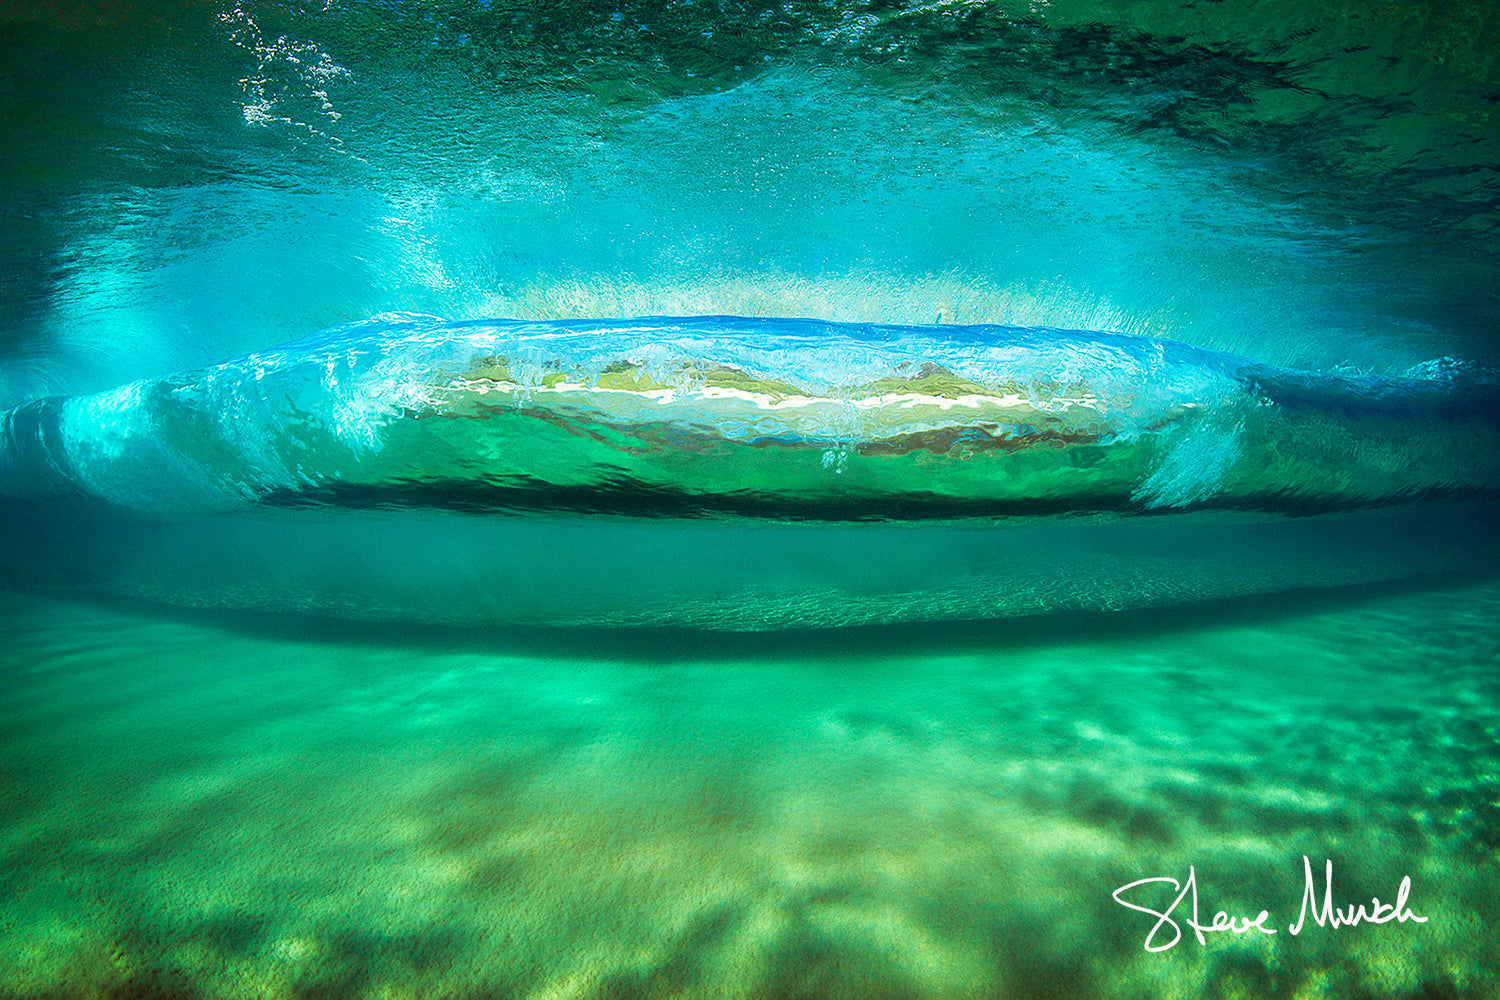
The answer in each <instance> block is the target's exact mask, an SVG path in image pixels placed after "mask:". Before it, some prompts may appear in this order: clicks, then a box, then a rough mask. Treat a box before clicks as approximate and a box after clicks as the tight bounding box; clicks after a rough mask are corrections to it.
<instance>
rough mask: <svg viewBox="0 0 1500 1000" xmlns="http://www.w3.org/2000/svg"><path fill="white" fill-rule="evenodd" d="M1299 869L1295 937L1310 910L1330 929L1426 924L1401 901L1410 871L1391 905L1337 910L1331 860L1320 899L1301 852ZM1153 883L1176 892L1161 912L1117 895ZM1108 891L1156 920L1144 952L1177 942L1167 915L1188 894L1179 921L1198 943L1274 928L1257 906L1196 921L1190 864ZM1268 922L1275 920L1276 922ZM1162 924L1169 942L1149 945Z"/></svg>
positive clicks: (1374, 902)
mask: <svg viewBox="0 0 1500 1000" xmlns="http://www.w3.org/2000/svg"><path fill="white" fill-rule="evenodd" d="M1302 869H1303V871H1304V872H1305V873H1306V882H1305V883H1304V888H1303V890H1302V911H1301V912H1300V913H1298V914H1297V922H1296V923H1295V924H1288V925H1287V928H1286V929H1287V932H1288V933H1290V934H1291V935H1292V936H1294V937H1295V936H1296V935H1298V934H1301V933H1302V925H1303V923H1304V922H1305V921H1306V920H1307V916H1308V914H1309V912H1311V914H1312V918H1313V922H1314V923H1316V924H1317V925H1318V926H1319V927H1332V928H1334V929H1335V930H1337V929H1338V928H1340V927H1353V926H1354V925H1355V924H1360V923H1366V924H1388V923H1390V922H1391V921H1393V920H1395V921H1399V922H1401V923H1403V924H1404V923H1406V922H1407V921H1408V920H1410V921H1412V922H1413V923H1418V924H1425V923H1427V918H1426V917H1419V916H1417V915H1416V914H1415V913H1413V912H1412V911H1411V908H1410V907H1409V906H1407V905H1406V900H1407V897H1408V896H1410V895H1411V876H1410V875H1404V876H1402V878H1401V885H1400V886H1399V887H1398V888H1397V889H1396V901H1395V902H1394V903H1382V902H1381V901H1380V897H1378V896H1376V897H1374V898H1372V899H1371V900H1370V903H1369V905H1368V906H1366V905H1365V904H1364V903H1360V904H1358V905H1355V904H1353V903H1351V904H1349V905H1348V906H1346V907H1345V908H1344V909H1342V910H1341V909H1338V908H1337V907H1335V906H1334V905H1333V862H1332V861H1329V862H1327V863H1326V865H1325V867H1324V869H1323V900H1322V902H1321V903H1319V901H1318V886H1317V883H1316V881H1315V880H1314V878H1313V868H1312V862H1311V861H1310V860H1308V857H1307V855H1305V854H1304V855H1303V856H1302ZM1155 882H1165V883H1167V884H1168V885H1170V886H1171V887H1172V891H1173V892H1175V893H1176V894H1177V896H1176V898H1174V899H1173V900H1172V902H1171V905H1169V906H1168V907H1167V908H1166V909H1165V910H1153V909H1152V908H1151V907H1149V906H1140V905H1138V904H1136V903H1132V902H1128V901H1127V900H1125V899H1124V898H1122V897H1123V896H1124V894H1125V893H1127V892H1130V891H1131V890H1132V889H1138V888H1140V887H1141V886H1144V885H1151V884H1152V883H1155ZM1113 895H1114V899H1115V902H1116V903H1119V904H1120V905H1121V906H1124V907H1126V908H1128V909H1131V910H1135V911H1137V912H1138V913H1144V914H1146V915H1147V916H1150V917H1155V918H1156V923H1154V924H1153V925H1152V926H1151V930H1150V932H1149V933H1147V934H1146V950H1147V951H1166V950H1167V949H1169V948H1174V947H1176V945H1177V942H1179V941H1181V940H1182V928H1181V927H1180V926H1178V923H1177V921H1176V920H1173V919H1172V914H1173V913H1174V912H1175V911H1176V910H1177V907H1178V906H1180V905H1181V904H1182V901H1183V900H1184V899H1186V898H1188V897H1189V896H1191V897H1192V916H1191V917H1182V918H1181V920H1182V922H1183V923H1185V924H1187V925H1188V926H1189V927H1191V928H1192V930H1193V933H1194V934H1195V935H1197V937H1198V943H1199V944H1207V943H1208V939H1207V938H1206V937H1204V935H1205V934H1215V933H1218V932H1221V931H1229V932H1230V933H1232V934H1246V933H1248V932H1250V931H1260V933H1262V934H1275V933H1276V928H1275V927H1267V926H1266V922H1267V921H1269V920H1271V914H1270V913H1269V911H1266V910H1261V911H1260V913H1258V914H1257V915H1256V916H1254V917H1253V918H1252V917H1240V916H1235V915H1233V914H1230V913H1226V912H1225V911H1223V910H1219V911H1218V912H1217V913H1215V914H1214V915H1213V919H1212V920H1210V921H1209V922H1208V923H1206V924H1205V923H1203V922H1201V921H1200V920H1199V919H1198V872H1197V871H1196V870H1195V869H1194V868H1193V866H1192V865H1188V877H1187V881H1186V882H1183V883H1179V882H1178V881H1177V880H1176V879H1175V878H1169V877H1167V876H1165V875H1159V876H1157V877H1155V878H1143V879H1137V880H1136V881H1134V882H1131V883H1130V884H1129V885H1122V886H1120V888H1118V889H1116V890H1115V891H1114V893H1113ZM1271 922H1272V923H1274V922H1275V921H1271ZM1164 927H1167V928H1171V933H1172V940H1170V941H1167V942H1165V943H1153V942H1155V941H1156V936H1157V934H1159V933H1162V928H1164Z"/></svg>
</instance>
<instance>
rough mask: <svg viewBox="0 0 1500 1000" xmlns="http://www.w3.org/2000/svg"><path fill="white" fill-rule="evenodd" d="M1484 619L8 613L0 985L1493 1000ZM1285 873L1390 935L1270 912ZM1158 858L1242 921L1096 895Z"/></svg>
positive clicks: (1498, 735) (1497, 959)
mask: <svg viewBox="0 0 1500 1000" xmlns="http://www.w3.org/2000/svg"><path fill="white" fill-rule="evenodd" d="M1497 623H1500V583H1497V582H1493V581H1492V582H1485V583H1472V582H1470V583H1466V584H1462V585H1458V584H1455V585H1453V586H1452V587H1449V588H1447V589H1441V590H1430V589H1429V590H1415V589H1403V588H1401V587H1396V586H1388V587H1383V588H1366V589H1363V590H1359V591H1339V592H1331V593H1329V594H1325V595H1323V596H1320V597H1313V598H1309V597H1307V596H1306V595H1303V596H1299V597H1297V598H1295V599H1288V598H1275V599H1273V598H1256V599H1246V600H1243V601H1237V602H1227V603H1224V604H1220V605H1215V606H1212V607H1207V608H1196V609H1193V610H1184V609H1177V610H1172V609H1167V610H1160V609H1158V610H1154V611H1150V612H1140V613H1118V614H1110V615H1105V614H1100V615H1092V616H1090V615H1083V616H1073V617H1065V616H1059V617H1051V618H1048V617H1040V618H1033V619H1021V620H1012V621H1010V622H999V623H992V624H984V625H973V624H945V625H930V626H909V627H908V626H902V627H896V626H890V627H867V628H861V629H849V630H827V631H810V632H771V633H759V634H729V633H715V632H692V631H666V630H636V631H618V632H611V631H607V630H529V631H510V632H500V631H495V632H489V633H486V632H482V631H472V632H463V631H458V632H455V631H445V630H438V629H433V630H430V631H412V630H406V631H401V630H396V629H390V630H386V629H381V628H366V627H358V628H357V627H354V626H347V625H332V624H327V625H325V624H318V623H309V622H307V621H305V620H298V619H292V618H276V617H265V618H261V617H254V616H238V617H232V618H222V617H220V618H215V617H212V616H210V615H209V614H207V613H198V612H175V611H168V610H165V609H158V608H153V607H149V606H126V605H114V606H109V605H95V604H83V603H69V602H64V601H58V600H53V599H50V598H41V597H37V596H34V595H28V594H22V593H16V592H0V671H3V673H0V676H3V681H4V685H5V690H6V697H5V698H4V699H3V700H0V741H3V743H0V745H3V748H4V753H3V756H0V820H3V824H0V956H3V957H0V997H5V998H8V1000H9V998H15V1000H20V998H27V1000H31V998H43V997H95V996H97V997H115V998H119V997H136V998H143V997H202V998H231V997H286V998H311V997H350V998H354V997H370V998H375V997H380V998H392V1000H394V998H404V997H412V998H417V997H421V998H430V997H452V998H469V997H476V998H477V997H537V998H541V997H557V998H563V997H579V998H584V997H600V998H602V997H656V996H663V997H664V996H705V997H723V996H741V997H843V996H847V997H859V998H864V1000H868V998H876V997H1014V998H1022V997H1027V998H1030V997H1058V998H1072V997H1078V998H1083V997H1116V996H1118V997H1140V996H1151V997H1162V998H1171V997H1184V998H1186V997H1202V996H1209V997H1297V998H1313V997H1356V996H1358V997H1371V998H1376V997H1378V998H1414V997H1424V998H1435V997H1493V996H1500V978H1497V970H1500V938H1497V937H1496V935H1495V934H1494V932H1493V927H1494V926H1495V924H1496V923H1497V922H1500V850H1497V849H1500V671H1497V669H1496V667H1497V664H1500V625H1497ZM1304 856H1306V857H1307V858H1308V859H1309V863H1310V865H1311V867H1312V868H1313V870H1314V871H1315V872H1316V873H1317V877H1316V879H1315V882H1316V889H1317V892H1318V893H1319V894H1320V897H1319V901H1320V902H1321V893H1322V892H1323V891H1324V882H1323V875H1324V864H1325V862H1326V861H1332V863H1333V871H1334V875H1333V878H1334V892H1333V896H1334V903H1335V905H1336V906H1338V907H1339V908H1340V909H1347V907H1349V906H1350V905H1351V904H1359V903H1363V904H1365V905H1366V907H1367V908H1369V907H1370V906H1371V901H1372V897H1379V899H1380V900H1381V901H1382V902H1385V903H1392V902H1395V899H1396V896H1397V893H1398V886H1399V885H1400V883H1401V882H1402V879H1403V877H1409V878H1410V893H1409V897H1408V898H1407V900H1406V909H1407V912H1410V913H1411V914H1413V915H1414V916H1421V917H1425V918H1426V922H1425V923H1419V922H1417V921H1416V920H1401V921H1397V920H1391V921H1390V922H1387V923H1383V924H1379V925H1375V924H1369V923H1365V924H1361V925H1359V926H1355V927H1340V928H1337V929H1335V928H1334V927H1331V926H1318V925H1317V924H1316V923H1314V920H1313V917H1312V915H1311V914H1309V915H1308V917H1307V918H1306V921H1305V926H1304V927H1303V929H1302V931H1301V933H1300V934H1298V935H1295V936H1294V935H1292V934H1291V933H1290V932H1289V926H1288V925H1290V924H1292V923H1294V922H1295V921H1296V920H1297V918H1298V912H1299V909H1300V906H1301V903H1302V901H1303V896H1304V889H1305V880H1304V860H1303V859H1304ZM1190 867H1191V871H1192V872H1193V873H1194V875H1195V883H1196V886H1197V889H1198V892H1199V897H1200V900H1201V909H1202V917H1201V922H1202V923H1204V924H1207V923H1209V921H1210V917H1211V915H1212V914H1213V913H1214V912H1215V911H1217V910H1220V909H1223V910H1227V911H1228V912H1230V913H1232V914H1236V915H1239V916H1243V917H1248V918H1252V919H1253V918H1254V917H1255V916H1256V914H1258V913H1259V911H1261V910H1267V911H1269V914H1270V916H1269V918H1268V919H1267V920H1266V921H1265V926H1267V927H1269V928H1274V929H1276V930H1277V933H1276V934H1275V935H1274V936H1272V935H1266V934H1261V933H1259V932H1258V931H1253V930H1252V931H1250V932H1248V933H1245V934H1232V933H1226V932H1221V933H1216V934H1210V935H1209V936H1208V938H1207V943H1206V944H1200V943H1199V941H1198V940H1197V939H1196V938H1195V936H1194V934H1193V932H1192V930H1191V928H1189V927H1187V926H1186V924H1185V923H1183V921H1184V920H1185V918H1186V917H1187V916H1189V915H1190V914H1189V905H1190V903H1189V902H1184V903H1183V904H1182V905H1180V906H1178V907H1177V908H1176V910H1175V911H1173V914H1172V919H1173V920H1174V921H1175V922H1177V923H1178V924H1179V926H1180V928H1181V931H1182V938H1181V940H1180V941H1178V943H1177V944H1176V945H1175V946H1174V947H1171V948H1167V949H1164V950H1160V951H1155V952H1148V951H1147V950H1146V943H1147V935H1148V933H1150V932H1151V930H1152V925H1153V923H1155V918H1153V917H1151V916H1149V915H1147V914H1145V913H1142V912H1139V911H1133V910H1130V909H1127V908H1126V907H1124V906H1122V905H1120V904H1119V903H1117V902H1116V901H1115V899H1114V898H1113V897H1112V893H1114V892H1115V890H1117V889H1120V888H1121V887H1124V886H1126V885H1128V884H1130V883H1132V882H1136V881H1137V880H1140V879H1144V878H1148V877H1155V876H1165V877H1171V878H1175V879H1177V880H1178V881H1179V882H1180V883H1181V882H1183V880H1185V879H1187V877H1188V873H1189V871H1190ZM1170 889H1171V887H1170V886H1169V885H1167V884H1166V883H1150V884H1146V885H1142V886H1138V887H1136V888H1135V889H1133V890H1130V891H1128V892H1127V893H1126V898H1127V899H1131V900H1134V901H1136V902H1138V903H1139V904H1140V905H1142V906H1145V907H1148V908H1155V909H1157V910H1159V911H1161V910H1165V909H1166V908H1167V907H1168V906H1169V905H1170V903H1171V899H1172V898H1173V896H1174V895H1175V893H1174V892H1172V891H1170ZM1170 939H1171V931H1170V928H1166V929H1164V930H1163V931H1161V932H1160V934H1159V936H1157V937H1156V938H1155V939H1154V941H1153V944H1154V945H1157V946H1160V945H1162V944H1164V943H1165V942H1166V941H1168V940H1170Z"/></svg>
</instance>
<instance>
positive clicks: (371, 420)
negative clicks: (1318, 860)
mask: <svg viewBox="0 0 1500 1000" xmlns="http://www.w3.org/2000/svg"><path fill="white" fill-rule="evenodd" d="M1497 417H1500V406H1497V392H1496V386H1495V383H1494V380H1493V379H1491V378H1490V377H1489V376H1488V374H1487V373H1486V372H1483V371H1479V370H1475V369H1473V368H1470V367H1466V366H1464V365H1462V364H1459V363H1456V362H1451V361H1444V362H1438V363H1433V364H1430V365H1427V366H1424V367H1423V368H1421V369H1419V370H1417V371H1414V372H1411V373H1408V374H1407V375H1406V376H1403V377H1378V376H1371V375H1355V374H1348V373H1316V372H1305V371H1294V370H1289V369H1282V368H1275V367H1272V366H1267V365H1262V364H1257V363H1255V362H1253V361H1250V360H1248V359H1245V358H1240V357H1235V356H1232V355H1227V354H1221V353H1216V352H1212V351H1208V350H1203V349H1199V348H1196V347H1192V346H1189V345H1186V344H1181V343H1175V342H1171V341H1165V340H1152V339H1146V338H1139V337H1129V336H1123V335H1117V334H1109V333H1095V332H1085V331H1062V330H1050V329H1027V328H1015V327H1000V326H974V327H917V326H876V325H845V324H836V323H828V322H821V321H813V320H780V319H778V320H757V319H743V318H734V317H705V318H693V319H680V318H650V319H631V320H590V321H558V322H518V321H466V322H448V321H444V320H440V319H436V318H433V317H425V316H416V315H409V314H402V315H383V316H378V317H375V318H373V319H371V320H368V321H365V322H361V323H356V324H352V325H349V326H344V327H339V328H336V329H333V330H329V331H326V332H323V333H320V334H317V335H314V336H312V337H309V338H307V339H304V340H302V341H298V342H296V343H293V344H289V345H286V346H283V347H280V348H277V349H274V350H270V351H264V352H259V353H255V354H250V355H246V356H244V357H241V358H236V359H234V360H231V361H227V362H225V363H223V364H220V365H217V366H213V367H210V368H205V369H201V370H197V371H192V372H186V373H181V374H177V375H172V376H169V377H166V378H160V379H150V380H145V381H139V382H133V383H131V384H129V385H125V386H122V387H120V388H118V389H114V390H110V391H107V392H102V393H98V394H94V395H86V396H75V397H67V398H55V397H54V398H47V399H41V400H37V401H34V402H32V403H28V404H26V405H24V406H20V407H17V408H15V409H13V410H11V411H9V412H7V413H6V414H4V416H3V423H0V426H3V437H0V489H3V492H4V494H5V495H6V496H7V497H8V500H7V501H6V506H7V508H8V516H7V517H6V519H5V523H6V527H7V532H8V537H7V538H5V539H3V540H0V555H3V560H4V561H3V564H0V573H3V578H4V579H6V580H9V581H10V582H16V583H23V584H25V585H27V586H38V585H41V586H45V585H49V584H50V585H55V586H59V587H62V588H65V589H68V588H71V589H82V590H86V591H104V592H109V593H115V594H126V595H130V596H135V597H145V598H149V599H151V600H164V601H167V602H169V603H173V604H191V605H198V606H207V607H234V608H249V609H256V610H269V611H292V612H297V613H308V612H311V613H316V614H331V615H335V616H339V617H343V618H362V619H379V620H384V619H401V620H406V619H418V620H422V621H431V622H442V623H464V624H480V623H487V622H494V621H501V622H529V623H540V624H565V625H619V624H645V625H667V624H674V625H677V624H687V625H693V626H709V627H722V628H781V627H795V626H809V625H812V626H828V625H845V624H858V623H865V622H872V621H902V620H933V619H952V618H964V619H975V618H993V617H1005V616H1014V615H1021V614H1036V613H1045V612H1053V611H1058V610H1067V611H1078V610H1084V611H1101V610H1114V609H1119V608H1126V607H1146V606H1159V605H1163V604H1178V603H1185V602H1194V601H1203V600H1220V599H1228V598H1233V597H1237V596H1240V595H1244V594H1247V593H1265V592H1269V591H1286V590H1295V589H1299V588H1306V587H1337V586H1349V585H1356V584H1362V583H1369V582H1373V581H1382V580H1389V579H1396V578H1412V577H1421V576H1424V575H1428V574H1433V573H1451V572H1476V571H1488V570H1490V569H1492V568H1493V566H1492V563H1493V562H1494V557H1493V556H1492V555H1490V553H1492V552H1494V551H1496V547H1495V546H1494V545H1492V544H1490V541H1488V540H1492V539H1493V536H1494V517H1493V509H1494V504H1493V498H1494V496H1495V494H1496V492H1497V488H1500V419H1497ZM1122 515H1133V516H1123V517H1122ZM1163 515H1166V516H1163ZM1308 515H1312V516H1308Z"/></svg>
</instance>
